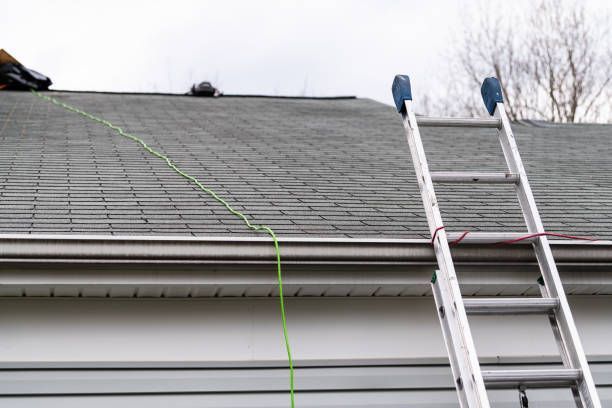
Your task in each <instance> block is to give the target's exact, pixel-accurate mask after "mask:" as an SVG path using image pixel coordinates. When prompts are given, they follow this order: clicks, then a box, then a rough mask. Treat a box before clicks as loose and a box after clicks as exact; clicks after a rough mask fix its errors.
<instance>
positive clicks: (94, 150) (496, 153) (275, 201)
mask: <svg viewBox="0 0 612 408" xmlns="http://www.w3.org/2000/svg"><path fill="white" fill-rule="evenodd" d="M53 96H54V97H56V98H58V99H60V100H62V101H65V102H67V103H69V104H72V105H75V106H77V107H79V108H81V109H83V110H85V111H88V112H91V113H93V114H95V115H98V116H101V117H103V118H105V119H107V120H110V121H111V122H113V123H115V124H117V125H119V126H121V127H123V128H124V129H125V130H126V131H128V132H131V133H133V134H135V135H138V136H140V137H142V138H143V139H145V140H146V141H147V142H148V143H149V144H150V145H151V146H152V147H154V148H156V149H158V150H160V151H163V152H164V153H165V154H167V155H168V156H170V157H171V158H172V159H173V160H174V161H175V162H176V163H177V165H179V166H180V167H181V168H183V169H184V170H186V171H187V172H188V173H190V174H192V175H194V176H196V177H198V178H199V179H200V180H201V181H202V182H203V183H204V184H205V185H207V186H209V187H211V188H212V189H214V190H215V191H217V192H218V193H219V194H220V195H221V196H222V197H224V198H225V199H226V200H227V201H229V202H230V204H231V205H233V206H235V207H236V208H237V209H239V210H241V211H244V212H245V213H246V214H248V216H249V217H250V218H252V219H253V220H254V221H255V222H258V223H265V224H267V225H269V226H270V227H272V228H273V229H274V230H275V231H276V232H277V233H278V235H279V236H320V237H360V238H364V237H379V238H381V237H384V238H422V237H426V236H428V233H427V231H426V222H425V218H424V214H423V210H422V204H421V199H420V195H419V193H418V188H417V185H416V180H415V178H414V172H413V169H412V163H411V161H410V154H409V151H408V147H407V145H406V142H405V139H404V133H403V129H402V126H401V122H400V119H399V117H398V116H397V114H396V113H395V112H394V110H393V108H391V107H389V106H386V105H383V104H380V103H377V102H374V101H371V100H366V99H339V100H317V99H277V98H238V97H222V98H216V99H212V98H191V97H179V96H152V95H112V94H95V93H82V94H81V93H54V94H53ZM514 131H515V134H516V137H517V140H518V144H519V148H520V149H521V153H522V155H523V160H524V162H525V165H526V167H527V172H528V174H529V176H530V181H531V183H532V187H533V189H534V194H535V196H536V200H537V202H538V205H539V207H540V211H541V213H542V217H543V219H544V224H545V226H546V228H547V229H548V230H549V231H556V232H566V233H572V234H582V235H593V236H597V237H599V238H602V239H612V177H611V176H610V174H611V173H612V143H611V142H612V126H606V125H563V126H554V127H531V126H525V125H519V124H517V125H514ZM421 133H422V137H423V139H424V143H425V148H426V150H427V152H428V158H429V161H430V167H431V168H432V170H479V171H485V170H496V169H499V170H505V167H504V164H503V157H502V155H501V149H500V147H499V144H498V141H497V137H496V135H495V132H494V131H491V130H478V131H467V130H465V129H433V128H427V129H423V130H422V131H421ZM0 143H1V146H2V148H1V149H0V233H26V234H35V233H74V234H77V233H87V234H116V235H126V234H138V235H151V234H156V235H172V234H179V235H195V236H204V235H224V234H236V235H249V234H250V232H249V231H248V230H246V229H245V227H244V226H243V225H242V224H241V222H240V221H239V220H237V219H236V218H235V217H234V216H232V215H231V214H229V213H228V212H227V211H226V210H225V209H224V208H223V207H222V206H221V205H219V204H218V203H216V202H215V201H214V200H212V199H211V198H210V197H208V196H207V195H206V194H204V193H202V192H200V191H199V190H197V189H196V188H194V187H193V186H192V185H191V184H190V183H189V182H188V181H186V180H184V179H182V178H181V177H179V176H178V175H177V174H175V173H174V172H172V171H171V170H170V169H168V168H167V167H166V166H165V164H164V163H163V162H162V161H160V160H159V159H157V158H155V157H152V156H150V155H149V154H147V153H146V152H145V151H144V150H142V149H141V148H140V147H139V146H138V145H137V144H135V143H134V142H132V141H130V140H127V139H125V138H122V137H121V136H119V135H117V134H116V133H114V132H112V131H111V130H110V129H107V128H105V127H103V126H101V125H100V124H98V123H95V122H92V121H90V120H87V119H85V118H83V117H81V116H79V115H76V114H74V113H71V112H68V111H65V110H63V109H61V108H60V107H58V106H55V105H52V104H51V103H49V102H46V101H44V100H41V99H39V98H37V97H35V96H34V95H31V94H29V93H18V92H2V93H1V94H0ZM437 192H438V196H439V201H440V203H441V209H442V210H443V216H444V218H445V222H446V224H447V229H448V230H457V231H463V230H466V229H469V230H490V231H499V230H502V231H524V230H525V228H524V224H523V222H522V219H521V215H520V211H519V209H518V204H517V202H516V199H515V196H514V193H513V192H512V188H511V187H510V186H506V185H502V186H472V185H454V186H448V185H440V186H439V188H438V189H437Z"/></svg>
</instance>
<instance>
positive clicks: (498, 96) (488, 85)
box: [396, 77, 504, 116]
mask: <svg viewBox="0 0 612 408" xmlns="http://www.w3.org/2000/svg"><path fill="white" fill-rule="evenodd" d="M396 78H397V77H396ZM480 93H481V94H482V101H483V102H484V104H485V106H486V108H487V110H488V111H489V114H490V115H491V116H493V114H494V113H495V107H496V106H497V104H498V103H503V102H504V97H503V96H502V90H501V85H500V84H499V81H498V80H497V78H495V77H489V78H485V80H484V81H483V82H482V87H480Z"/></svg>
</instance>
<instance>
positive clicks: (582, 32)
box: [453, 0, 612, 122]
mask: <svg viewBox="0 0 612 408" xmlns="http://www.w3.org/2000/svg"><path fill="white" fill-rule="evenodd" d="M477 16H478V17H476V18H473V17H470V19H469V24H465V29H464V37H463V42H462V43H461V44H460V46H459V48H458V51H457V52H456V61H457V64H458V67H457V68H458V69H457V71H459V73H457V74H455V75H453V80H456V78H457V76H461V75H462V76H464V77H465V78H467V81H465V82H463V87H464V88H463V89H464V90H467V89H474V87H475V86H479V85H480V84H481V83H482V80H483V79H484V78H485V77H486V76H495V77H497V78H498V79H499V80H500V82H501V84H502V91H503V93H504V96H505V98H506V108H507V110H508V114H509V116H510V118H511V119H513V120H517V119H525V118H531V119H546V120H550V121H555V122H579V121H597V120H606V119H607V120H608V121H610V117H609V114H610V111H611V102H610V99H609V94H610V85H611V84H612V69H611V68H610V67H611V66H612V52H611V51H610V49H611V48H610V39H609V36H607V34H609V32H608V25H609V24H607V23H606V22H605V21H597V18H596V17H594V16H592V15H589V14H587V12H586V11H585V9H584V6H583V5H582V4H579V3H568V2H567V1H554V0H540V1H539V2H538V3H536V4H535V5H533V6H532V9H531V10H529V11H528V12H527V15H526V16H525V17H522V16H520V15H517V14H516V13H508V12H504V13H500V12H497V13H496V12H494V11H493V10H492V9H491V8H490V6H488V5H484V6H482V7H481V9H480V10H479V13H478V14H477ZM466 87H469V88H466ZM464 94H465V95H470V96H468V97H466V96H463V95H461V94H458V95H455V99H456V100H457V99H459V100H460V101H461V102H460V104H459V106H462V107H463V111H464V113H467V114H471V115H474V114H476V113H477V112H481V110H479V109H474V107H475V106H477V107H480V104H479V103H476V104H475V101H474V99H475V98H474V93H473V92H472V93H470V92H465V93H464ZM605 116H608V117H607V118H606V117H605Z"/></svg>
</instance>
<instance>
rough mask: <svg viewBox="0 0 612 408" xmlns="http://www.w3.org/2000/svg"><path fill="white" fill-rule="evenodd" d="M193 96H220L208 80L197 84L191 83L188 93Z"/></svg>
mask: <svg viewBox="0 0 612 408" xmlns="http://www.w3.org/2000/svg"><path fill="white" fill-rule="evenodd" d="M188 94H189V95H193V96H208V97H211V96H220V95H221V92H220V91H219V90H218V89H217V88H215V87H214V86H212V84H211V83H210V82H200V83H199V84H198V85H196V84H193V86H192V87H191V91H189V93H188Z"/></svg>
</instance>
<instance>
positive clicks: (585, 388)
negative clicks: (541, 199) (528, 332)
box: [495, 102, 601, 408]
mask: <svg viewBox="0 0 612 408" xmlns="http://www.w3.org/2000/svg"><path fill="white" fill-rule="evenodd" d="M496 107H497V108H496V109H495V116H496V117H497V118H499V119H500V120H501V123H502V128H501V129H500V130H499V131H498V136H499V140H500V143H501V145H502V150H503V153H504V157H505V159H506V163H507V165H508V168H509V170H510V171H511V172H512V173H514V174H518V176H519V179H520V181H519V183H517V184H516V185H515V187H514V188H515V190H516V193H517V197H518V201H519V204H520V206H521V209H522V212H523V217H524V219H525V223H526V225H527V229H528V231H529V232H530V233H540V232H544V231H545V230H544V225H543V223H542V220H541V218H540V214H539V212H538V209H537V206H536V203H535V199H534V196H533V192H532V190H531V186H530V184H529V181H528V179H527V174H526V171H525V167H524V166H523V162H522V159H521V156H520V153H519V151H518V146H517V144H516V140H515V138H514V134H513V132H512V129H511V128H510V120H509V119H508V116H507V114H506V111H505V110H504V105H503V103H500V102H498V103H497V106H496ZM533 247H534V250H535V254H536V259H537V260H538V264H539V265H540V270H541V272H542V278H543V279H544V284H545V286H546V288H547V291H546V293H547V294H548V296H549V297H552V298H557V299H558V300H559V307H558V309H557V311H556V312H555V317H556V323H557V326H558V331H559V334H560V336H561V341H562V342H563V344H564V349H565V352H566V353H567V357H568V361H569V363H570V368H577V369H580V370H582V378H581V380H580V381H578V388H579V389H580V398H581V400H582V404H583V405H584V406H585V407H589V408H590V407H593V408H600V407H601V402H600V401H599V397H598V396H597V390H596V388H595V382H594V381H593V376H592V374H591V370H590V368H589V364H588V361H587V360H586V354H585V352H584V348H583V347H582V343H581V341H580V336H579V334H578V329H577V327H576V324H575V322H574V319H573V316H572V312H571V309H570V306H569V303H568V301H567V296H566V295H565V290H564V289H563V283H562V281H561V277H560V275H559V271H558V270H557V266H556V263H555V260H554V257H553V254H552V250H551V248H550V244H549V242H548V238H547V237H546V236H540V237H538V239H537V240H535V241H534V242H533ZM560 349H561V350H560V351H561V352H562V353H563V352H564V351H563V349H562V348H560Z"/></svg>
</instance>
